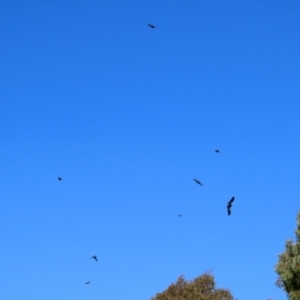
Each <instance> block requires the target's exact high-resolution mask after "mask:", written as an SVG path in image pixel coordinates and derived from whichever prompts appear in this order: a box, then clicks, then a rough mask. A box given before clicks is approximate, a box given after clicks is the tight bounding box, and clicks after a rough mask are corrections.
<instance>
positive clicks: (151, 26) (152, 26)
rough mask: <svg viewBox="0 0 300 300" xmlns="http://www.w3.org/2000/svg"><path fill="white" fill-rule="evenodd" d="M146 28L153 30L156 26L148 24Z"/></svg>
mask: <svg viewBox="0 0 300 300" xmlns="http://www.w3.org/2000/svg"><path fill="white" fill-rule="evenodd" d="M148 26H149V27H150V28H155V27H157V26H154V25H152V24H148Z"/></svg>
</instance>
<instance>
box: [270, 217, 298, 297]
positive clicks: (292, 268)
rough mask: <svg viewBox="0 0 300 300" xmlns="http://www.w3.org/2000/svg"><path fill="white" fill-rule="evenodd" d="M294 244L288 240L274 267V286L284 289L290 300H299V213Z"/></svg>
mask: <svg viewBox="0 0 300 300" xmlns="http://www.w3.org/2000/svg"><path fill="white" fill-rule="evenodd" d="M295 234H296V242H295V243H293V241H292V240H288V241H287V242H286V245H285V251H284V252H283V253H282V254H281V255H279V261H278V263H277V265H276V267H275V270H276V272H277V274H278V275H279V278H278V280H277V282H276V285H277V286H279V287H280V288H282V289H284V290H285V292H286V293H287V296H288V298H289V299H290V300H299V299H300V212H298V215H297V229H296V231H295Z"/></svg>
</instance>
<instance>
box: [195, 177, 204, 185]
mask: <svg viewBox="0 0 300 300" xmlns="http://www.w3.org/2000/svg"><path fill="white" fill-rule="evenodd" d="M193 179H194V181H195V182H196V183H198V184H200V185H203V184H202V183H201V182H200V181H199V180H197V179H195V178H193Z"/></svg>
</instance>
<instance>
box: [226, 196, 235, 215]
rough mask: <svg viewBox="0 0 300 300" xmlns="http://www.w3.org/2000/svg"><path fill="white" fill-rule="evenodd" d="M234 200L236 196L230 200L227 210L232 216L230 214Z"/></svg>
mask: <svg viewBox="0 0 300 300" xmlns="http://www.w3.org/2000/svg"><path fill="white" fill-rule="evenodd" d="M233 201H234V197H232V198H231V199H230V201H229V202H228V204H227V212H228V216H230V214H231V210H230V208H231V206H232V202H233Z"/></svg>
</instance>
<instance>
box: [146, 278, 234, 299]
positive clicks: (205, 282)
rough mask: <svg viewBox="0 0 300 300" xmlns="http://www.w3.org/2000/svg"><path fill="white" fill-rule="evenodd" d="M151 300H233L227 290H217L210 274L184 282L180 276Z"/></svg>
mask: <svg viewBox="0 0 300 300" xmlns="http://www.w3.org/2000/svg"><path fill="white" fill-rule="evenodd" d="M151 300H233V296H232V295H231V293H230V291H229V290H225V289H217V288H216V283H215V280H214V277H213V276H212V275H211V274H210V273H204V274H203V275H201V276H199V277H197V278H195V279H194V280H192V281H186V280H185V279H184V278H183V276H180V277H179V278H178V279H177V281H176V282H175V283H172V284H171V285H170V286H169V287H168V288H167V289H166V290H165V291H164V292H162V293H158V294H156V295H155V297H152V298H151Z"/></svg>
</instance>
